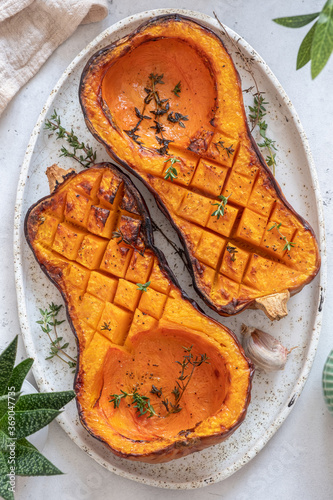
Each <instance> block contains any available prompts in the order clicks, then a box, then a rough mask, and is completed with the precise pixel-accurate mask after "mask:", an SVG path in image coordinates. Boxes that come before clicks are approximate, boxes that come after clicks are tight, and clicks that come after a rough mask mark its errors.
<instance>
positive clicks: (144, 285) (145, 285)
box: [137, 281, 150, 292]
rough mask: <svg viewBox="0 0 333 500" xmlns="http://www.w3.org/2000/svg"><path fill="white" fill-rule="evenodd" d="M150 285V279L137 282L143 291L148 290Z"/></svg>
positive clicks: (139, 288)
mask: <svg viewBox="0 0 333 500" xmlns="http://www.w3.org/2000/svg"><path fill="white" fill-rule="evenodd" d="M149 285H150V281H147V283H144V284H142V283H137V287H138V290H140V291H141V292H147V289H148V287H149Z"/></svg>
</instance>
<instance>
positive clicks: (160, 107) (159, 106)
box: [145, 73, 173, 155]
mask: <svg viewBox="0 0 333 500" xmlns="http://www.w3.org/2000/svg"><path fill="white" fill-rule="evenodd" d="M149 80H150V83H151V87H148V88H145V91H146V93H147V96H146V98H145V102H147V103H149V102H151V101H152V100H153V99H154V101H155V106H156V107H155V109H154V110H152V111H150V113H152V114H153V115H154V116H155V120H154V122H155V127H152V128H155V129H156V134H155V138H156V141H157V142H158V144H159V145H160V148H157V151H158V152H159V153H160V154H161V155H165V154H166V153H167V152H168V149H169V143H170V142H173V141H171V140H168V139H166V138H165V137H164V135H163V132H164V127H163V126H162V125H161V124H160V117H161V116H163V115H165V114H167V113H168V111H169V109H170V103H169V99H161V98H160V95H159V92H158V90H156V85H161V84H162V85H164V81H163V73H162V74H161V75H158V74H157V73H150V75H149Z"/></svg>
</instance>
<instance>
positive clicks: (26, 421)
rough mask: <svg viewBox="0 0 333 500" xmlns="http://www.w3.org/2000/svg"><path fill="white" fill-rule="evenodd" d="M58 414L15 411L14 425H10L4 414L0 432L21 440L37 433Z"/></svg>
mask: <svg viewBox="0 0 333 500" xmlns="http://www.w3.org/2000/svg"><path fill="white" fill-rule="evenodd" d="M60 413H61V412H60V411H58V410H53V409H52V410H51V409H47V410H28V411H16V412H15V421H14V422H13V423H14V425H12V426H11V425H10V419H9V418H8V414H6V415H4V416H3V417H2V418H1V420H0V430H2V431H3V432H4V433H5V434H7V435H9V436H10V437H12V438H15V439H21V438H23V437H26V436H30V434H33V433H34V432H37V431H39V429H42V427H45V426H46V425H47V424H49V423H50V422H51V421H52V420H53V419H54V418H56V417H57V416H58V415H59V414H60Z"/></svg>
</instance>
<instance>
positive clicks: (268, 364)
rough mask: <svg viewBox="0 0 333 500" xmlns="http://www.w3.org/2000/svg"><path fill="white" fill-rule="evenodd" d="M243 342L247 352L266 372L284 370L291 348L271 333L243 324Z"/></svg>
mask: <svg viewBox="0 0 333 500" xmlns="http://www.w3.org/2000/svg"><path fill="white" fill-rule="evenodd" d="M241 334H242V335H243V338H242V344H243V349H244V351H245V354H246V355H247V356H248V357H249V358H250V359H251V361H253V363H254V364H255V365H256V366H257V367H258V368H261V369H262V370H264V371H265V372H266V373H268V372H272V371H275V370H283V369H284V367H285V364H286V362H287V356H288V354H289V352H290V351H289V350H288V349H286V348H285V347H284V346H283V345H282V344H281V343H280V342H279V341H278V340H277V339H276V338H274V337H273V336H272V335H270V334H269V333H266V332H263V331H262V330H258V329H257V328H252V327H248V326H246V325H242V330H241Z"/></svg>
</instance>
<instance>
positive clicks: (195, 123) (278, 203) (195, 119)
mask: <svg viewBox="0 0 333 500" xmlns="http://www.w3.org/2000/svg"><path fill="white" fill-rule="evenodd" d="M79 93H80V101H81V106H82V110H83V113H84V117H85V120H86V124H87V126H88V128H89V130H90V131H91V132H92V134H93V135H94V136H95V138H96V139H97V140H98V141H100V142H101V143H103V144H104V146H105V147H106V149H107V151H108V153H109V154H110V155H111V157H112V158H113V159H115V160H116V161H117V162H118V163H120V164H121V165H122V166H124V167H125V168H127V169H128V170H129V171H130V172H131V173H134V174H135V175H136V176H137V177H139V178H140V179H141V180H142V181H143V182H144V183H145V184H146V185H147V187H148V188H149V189H150V190H151V191H152V193H153V194H154V196H155V197H156V200H157V202H158V204H159V206H160V208H161V209H162V211H163V212H164V213H165V214H166V216H167V217H168V218H169V219H170V221H171V222H172V224H173V226H174V227H175V228H176V230H177V232H178V234H179V236H180V239H181V241H182V243H183V245H184V248H185V251H186V255H187V259H188V262H189V264H190V267H191V269H192V275H193V281H194V286H195V288H196V290H197V292H198V293H199V295H200V296H201V297H202V298H203V299H204V300H205V301H206V303H207V304H208V305H209V306H210V307H212V308H213V309H214V310H216V311H217V312H219V313H220V314H221V315H232V314H235V313H238V312H240V311H241V310H243V309H244V308H246V307H256V308H261V309H263V310H264V311H265V312H266V314H267V315H268V316H269V317H270V318H271V319H279V318H280V317H283V316H284V315H286V314H287V309H286V306H285V304H286V302H287V300H288V298H289V294H295V293H297V292H299V291H300V290H301V289H302V288H303V286H304V285H306V284H307V283H309V282H310V281H311V280H312V279H313V278H314V276H315V275H316V274H317V272H318V270H319V266H320V257H319V252H318V246H317V242H316V239H315V235H314V232H313V230H312V229H311V227H310V226H309V224H308V223H307V222H306V221H305V220H304V219H303V218H302V217H301V216H299V215H298V214H297V213H296V212H295V210H293V208H292V207H291V206H290V204H289V203H288V202H287V201H286V199H285V197H284V196H283V194H282V192H281V189H280V187H279V185H278V184H277V182H276V181H275V179H274V177H273V175H272V174H271V172H270V170H269V168H268V167H267V165H266V163H265V161H264V159H263V157H262V156H261V154H260V152H259V150H258V148H257V146H256V144H255V141H254V140H253V138H252V136H251V134H250V131H249V127H248V125H247V121H246V114H245V110H244V105H243V98H242V89H241V84H240V79H239V76H238V73H237V71H236V69H235V67H234V64H233V62H232V59H231V57H230V56H229V54H228V52H227V51H226V49H225V47H224V45H223V43H222V41H221V40H220V39H219V38H218V37H217V36H216V34H215V33H213V32H212V31H210V30H209V29H207V28H206V27H203V26H201V25H199V24H198V23H196V22H194V21H193V20H191V19H189V18H184V17H182V16H179V15H168V16H161V17H158V18H154V19H152V20H151V21H149V22H147V23H146V24H144V25H142V26H141V27H140V28H138V29H137V30H136V31H135V32H133V33H131V34H130V35H128V36H126V37H124V38H122V39H121V40H119V41H117V42H115V43H113V44H112V45H109V46H108V47H105V48H104V49H102V50H100V51H99V52H97V53H96V54H95V55H94V56H93V57H92V58H91V59H90V60H89V61H88V63H87V64H86V67H85V69H84V71H83V74H82V78H81V84H80V91H79ZM290 242H291V244H289V245H288V243H290Z"/></svg>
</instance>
